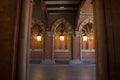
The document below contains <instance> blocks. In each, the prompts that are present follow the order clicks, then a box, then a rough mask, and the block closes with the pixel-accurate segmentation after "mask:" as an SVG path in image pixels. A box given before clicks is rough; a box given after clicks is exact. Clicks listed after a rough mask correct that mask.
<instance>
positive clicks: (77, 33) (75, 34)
mask: <svg viewBox="0 0 120 80" xmlns="http://www.w3.org/2000/svg"><path fill="white" fill-rule="evenodd" d="M73 35H74V36H76V37H80V35H81V32H80V31H74V34H73Z"/></svg>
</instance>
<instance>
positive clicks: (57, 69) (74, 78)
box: [30, 64, 96, 80]
mask: <svg viewBox="0 0 120 80" xmlns="http://www.w3.org/2000/svg"><path fill="white" fill-rule="evenodd" d="M95 73H96V72H95V64H81V65H41V64H30V80H96V78H95V77H96V74H95Z"/></svg>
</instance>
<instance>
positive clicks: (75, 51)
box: [70, 31, 81, 64]
mask: <svg viewBox="0 0 120 80" xmlns="http://www.w3.org/2000/svg"><path fill="white" fill-rule="evenodd" d="M71 41H72V46H71V48H72V55H71V61H70V64H81V60H80V59H81V55H80V32H79V31H75V32H74V35H73V36H72V40H71Z"/></svg>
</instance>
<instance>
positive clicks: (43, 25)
mask: <svg viewBox="0 0 120 80" xmlns="http://www.w3.org/2000/svg"><path fill="white" fill-rule="evenodd" d="M35 25H38V26H39V27H40V28H41V29H42V30H43V31H45V24H44V23H43V22H42V21H41V20H40V19H33V20H32V26H31V27H32V28H33V27H35Z"/></svg>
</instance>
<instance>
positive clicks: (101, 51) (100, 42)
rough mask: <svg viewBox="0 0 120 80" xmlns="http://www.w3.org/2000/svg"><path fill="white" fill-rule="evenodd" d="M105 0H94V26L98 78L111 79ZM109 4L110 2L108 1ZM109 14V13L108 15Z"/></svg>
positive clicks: (99, 79) (97, 79) (98, 79)
mask: <svg viewBox="0 0 120 80" xmlns="http://www.w3.org/2000/svg"><path fill="white" fill-rule="evenodd" d="M103 1H104V0H93V11H94V28H95V40H96V41H95V42H96V43H95V44H96V46H95V47H96V71H97V73H96V80H110V79H108V74H109V71H108V68H109V67H108V66H107V65H108V58H107V57H108V55H107V51H106V50H107V47H106V46H107V44H106V42H107V41H106V36H105V35H106V31H105V30H106V29H107V28H106V26H105V14H104V13H105V12H104V2H103ZM108 4H109V3H108ZM106 16H107V15H106Z"/></svg>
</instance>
